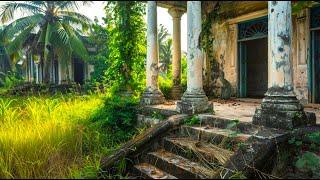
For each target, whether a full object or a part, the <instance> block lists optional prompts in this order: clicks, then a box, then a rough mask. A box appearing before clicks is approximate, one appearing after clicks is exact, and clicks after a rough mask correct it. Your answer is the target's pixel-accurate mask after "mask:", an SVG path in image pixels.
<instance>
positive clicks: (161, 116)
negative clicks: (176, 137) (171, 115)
mask: <svg viewBox="0 0 320 180" xmlns="http://www.w3.org/2000/svg"><path fill="white" fill-rule="evenodd" d="M151 117H152V118H155V119H159V120H164V119H166V117H165V116H164V115H163V114H161V113H159V112H157V111H153V112H152V115H151Z"/></svg>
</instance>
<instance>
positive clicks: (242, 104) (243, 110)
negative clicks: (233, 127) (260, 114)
mask: <svg viewBox="0 0 320 180" xmlns="http://www.w3.org/2000/svg"><path fill="white" fill-rule="evenodd" d="M212 102H213V109H214V111H215V115H216V116H220V117H225V118H232V119H239V120H240V121H245V122H251V121H252V117H253V115H254V112H255V109H256V108H257V107H258V106H260V103H261V99H250V98H238V99H230V100H220V99H214V100H212ZM154 107H157V108H161V109H162V108H163V109H170V110H175V109H176V105H175V102H174V101H168V102H166V103H165V104H162V105H156V106H154ZM304 109H305V111H309V112H314V113H316V117H317V124H320V104H306V105H304Z"/></svg>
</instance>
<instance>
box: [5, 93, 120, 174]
mask: <svg viewBox="0 0 320 180" xmlns="http://www.w3.org/2000/svg"><path fill="white" fill-rule="evenodd" d="M102 102H103V101H102V99H101V97H99V96H97V95H90V96H78V97H77V96H55V97H26V98H22V97H16V98H0V178H82V177H89V178H90V177H95V176H96V174H95V171H97V170H98V168H99V159H100V156H101V155H102V154H103V153H106V152H107V151H108V150H109V148H108V147H106V146H101V145H100V144H99V143H101V142H102V141H103V140H105V138H106V136H110V137H111V136H112V134H110V135H106V134H104V139H101V133H100V132H99V129H98V130H94V129H90V128H88V127H87V125H88V123H89V119H90V116H91V115H92V113H93V112H95V111H96V109H97V108H98V107H99V106H101V105H102ZM114 146H116V144H110V146H109V147H114ZM104 148H106V149H104ZM101 152H103V153H101Z"/></svg>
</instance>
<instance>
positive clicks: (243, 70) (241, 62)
mask: <svg viewBox="0 0 320 180" xmlns="http://www.w3.org/2000/svg"><path fill="white" fill-rule="evenodd" d="M265 20H267V23H268V16H262V17H257V18H253V19H250V20H247V21H243V22H239V23H238V39H237V41H238V42H237V43H238V48H237V56H238V58H237V59H238V63H237V64H238V67H237V69H238V70H237V71H238V93H237V94H238V97H239V98H245V97H247V60H246V56H247V46H246V45H245V43H244V42H247V41H251V40H256V39H263V38H268V33H267V32H263V33H259V34H253V35H252V36H250V35H247V36H246V35H243V34H241V33H243V32H241V31H242V30H243V29H244V28H240V26H246V24H250V25H253V24H255V23H256V24H258V23H261V22H262V23H265ZM267 27H268V26H267Z"/></svg>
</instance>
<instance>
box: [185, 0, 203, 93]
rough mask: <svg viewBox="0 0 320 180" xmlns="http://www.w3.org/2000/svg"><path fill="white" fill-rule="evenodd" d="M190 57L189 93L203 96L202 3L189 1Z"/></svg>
mask: <svg viewBox="0 0 320 180" xmlns="http://www.w3.org/2000/svg"><path fill="white" fill-rule="evenodd" d="M187 31H188V41H187V45H188V57H187V64H188V70H187V77H188V78H187V92H189V93H201V94H203V93H204V92H203V87H202V68H203V54H202V51H201V49H200V47H199V46H200V45H199V38H200V32H201V2H200V1H188V27H187Z"/></svg>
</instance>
